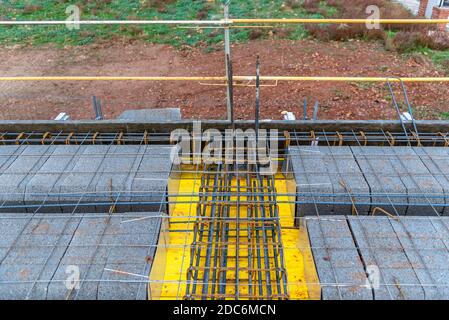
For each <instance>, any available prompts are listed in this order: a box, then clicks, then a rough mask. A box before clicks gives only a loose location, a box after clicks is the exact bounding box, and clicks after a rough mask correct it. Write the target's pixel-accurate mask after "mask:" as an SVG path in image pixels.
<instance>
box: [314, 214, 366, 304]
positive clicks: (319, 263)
mask: <svg viewBox="0 0 449 320" xmlns="http://www.w3.org/2000/svg"><path fill="white" fill-rule="evenodd" d="M306 221H307V224H306V225H307V229H308V233H309V239H310V245H311V247H312V253H313V257H314V260H315V266H316V269H317V272H318V277H319V279H320V286H321V296H322V299H323V300H372V299H373V295H372V290H371V289H369V288H368V289H367V288H366V281H367V276H366V272H365V269H364V266H363V263H362V261H361V259H360V257H359V254H358V252H357V247H356V245H355V244H354V241H353V238H352V235H351V231H350V229H349V227H348V224H347V222H346V219H345V217H342V216H335V218H334V217H332V218H307V220H306Z"/></svg>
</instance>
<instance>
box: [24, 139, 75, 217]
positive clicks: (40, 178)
mask: <svg viewBox="0 0 449 320" xmlns="http://www.w3.org/2000/svg"><path fill="white" fill-rule="evenodd" d="M80 150H83V148H82V147H80V146H55V150H54V151H53V153H52V154H51V155H50V156H49V157H48V159H47V161H46V162H45V163H44V164H43V165H42V167H41V168H40V169H39V170H37V172H36V174H35V175H34V176H33V178H32V179H31V180H30V181H29V182H28V184H27V185H26V195H25V203H26V204H27V205H39V204H45V205H46V206H43V207H42V208H40V212H47V213H48V212H61V208H60V207H59V206H57V204H58V191H59V187H57V186H56V184H57V182H58V181H59V179H60V177H61V176H62V175H63V173H64V172H66V171H67V169H68V167H69V165H70V163H71V162H72V161H73V158H74V157H76V154H77V153H78V152H79V151H80ZM49 204H55V206H51V207H50V206H48V205H49Z"/></svg>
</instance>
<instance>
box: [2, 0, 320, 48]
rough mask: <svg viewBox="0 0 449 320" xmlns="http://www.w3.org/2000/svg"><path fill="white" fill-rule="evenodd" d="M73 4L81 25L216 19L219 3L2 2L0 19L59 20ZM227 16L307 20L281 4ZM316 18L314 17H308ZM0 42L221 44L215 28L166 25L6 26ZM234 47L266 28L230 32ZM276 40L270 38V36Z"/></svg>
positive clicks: (238, 3)
mask: <svg viewBox="0 0 449 320" xmlns="http://www.w3.org/2000/svg"><path fill="white" fill-rule="evenodd" d="M72 4H74V5H77V6H78V7H79V8H80V9H81V19H83V20H138V19H151V20H153V19H159V20H163V19H167V20H169V19H170V20H175V19H179V20H189V19H222V17H223V8H222V2H221V1H218V0H217V1H215V2H214V1H207V0H198V1H192V0H177V1H175V0H104V1H91V0H78V1H71V0H22V1H14V0H3V2H2V5H1V6H0V19H1V20H6V19H7V20H65V19H67V17H68V14H66V8H67V7H68V6H69V5H72ZM231 16H233V17H245V18H255V17H259V18H278V17H289V18H296V17H305V16H310V15H308V14H307V13H306V12H305V10H304V9H303V8H302V7H301V6H300V5H298V2H297V1H295V0H293V1H281V0H273V1H267V0H253V1H247V0H233V1H232V5H231ZM313 16H317V15H313ZM0 28H1V29H0V43H7V44H11V43H12V44H15V43H19V44H32V45H40V44H45V43H56V44H59V45H83V44H87V43H91V42H93V41H95V40H101V39H111V38H113V37H115V38H116V37H125V38H129V39H143V40H146V41H149V42H152V43H163V44H170V45H174V46H181V45H188V46H204V47H210V46H213V45H214V44H217V43H220V42H221V41H223V32H222V30H221V29H218V28H203V29H200V28H199V29H197V28H191V27H183V28H181V27H176V26H167V25H153V26H138V25H127V26H126V25H121V26H86V25H83V26H81V28H80V30H68V29H67V28H66V27H65V26H31V27H30V26H8V27H0ZM231 34H232V40H233V41H234V42H245V41H248V40H249V39H254V38H259V37H265V36H267V35H268V30H267V29H260V30H259V29H234V30H233V31H232V33H231ZM278 34H279V37H284V38H289V39H302V38H304V37H305V36H306V33H305V30H304V28H303V27H302V26H295V27H294V28H292V29H289V30H288V32H278ZM275 35H276V33H275Z"/></svg>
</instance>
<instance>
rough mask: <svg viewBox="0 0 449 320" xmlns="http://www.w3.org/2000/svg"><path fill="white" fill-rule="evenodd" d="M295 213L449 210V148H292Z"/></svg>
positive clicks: (426, 213) (433, 212)
mask: <svg viewBox="0 0 449 320" xmlns="http://www.w3.org/2000/svg"><path fill="white" fill-rule="evenodd" d="M289 161H290V167H291V168H292V171H293V174H294V177H295V179H296V183H297V195H298V197H297V201H298V205H297V215H298V216H307V215H317V214H319V215H329V214H332V215H337V214H350V213H351V210H352V203H355V207H356V209H357V212H358V214H359V215H367V214H369V213H371V212H372V211H373V210H374V209H375V208H376V207H379V208H382V209H384V210H387V211H388V212H390V213H391V214H393V215H410V216H439V215H446V214H449V207H446V205H448V204H449V173H448V172H447V171H449V170H448V169H447V164H449V152H448V150H446V148H432V147H420V148H410V147H357V146H352V147H327V146H300V147H290V149H289Z"/></svg>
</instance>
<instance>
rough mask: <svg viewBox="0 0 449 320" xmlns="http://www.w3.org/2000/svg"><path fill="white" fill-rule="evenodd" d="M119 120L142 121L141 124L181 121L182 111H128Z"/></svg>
mask: <svg viewBox="0 0 449 320" xmlns="http://www.w3.org/2000/svg"><path fill="white" fill-rule="evenodd" d="M117 119H119V120H132V121H140V122H143V121H150V122H151V121H153V122H163V121H177V120H181V109H179V108H166V109H141V110H126V111H124V112H123V113H122V114H121V115H120V116H119V117H118V118H117Z"/></svg>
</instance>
